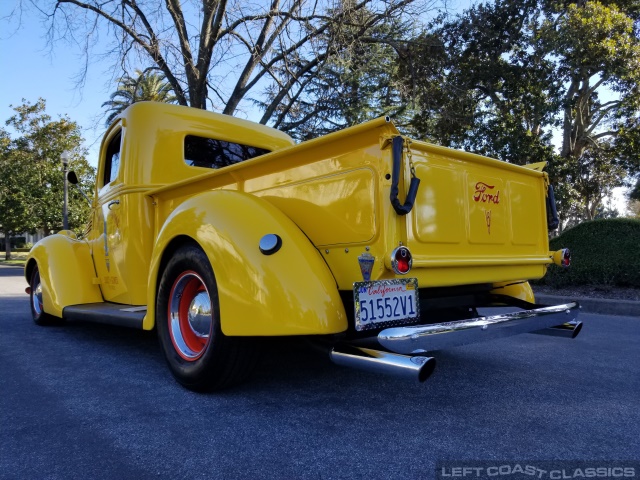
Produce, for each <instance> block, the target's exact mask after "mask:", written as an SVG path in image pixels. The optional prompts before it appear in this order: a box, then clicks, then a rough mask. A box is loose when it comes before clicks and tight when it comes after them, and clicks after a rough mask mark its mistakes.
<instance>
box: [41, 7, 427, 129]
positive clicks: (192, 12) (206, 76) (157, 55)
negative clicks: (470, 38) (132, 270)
mask: <svg viewBox="0 0 640 480" xmlns="http://www.w3.org/2000/svg"><path fill="white" fill-rule="evenodd" d="M435 1H436V0H386V1H384V2H380V1H376V0H342V1H337V2H334V1H331V0H319V1H305V0H270V1H269V2H268V3H267V2H245V1H243V0H230V1H227V0H222V1H220V0H203V1H202V2H201V3H200V5H199V6H196V5H192V4H191V3H184V4H181V2H180V1H179V0H166V1H165V2H159V1H158V0H138V1H133V0H41V2H42V3H43V4H44V7H43V8H44V10H48V11H49V12H50V13H49V16H50V18H51V28H50V39H51V40H54V39H56V38H60V37H63V38H66V39H67V40H69V41H71V42H75V43H77V44H79V45H83V46H84V47H85V54H86V55H87V57H89V56H90V55H91V53H92V48H91V47H92V46H95V44H97V43H98V34H99V33H100V34H101V35H104V34H105V32H106V33H107V34H108V35H109V36H110V38H111V39H112V43H111V44H110V46H109V47H108V49H107V51H106V52H103V53H104V54H106V55H107V56H110V58H111V59H112V60H113V61H114V64H115V65H118V66H119V67H127V66H129V65H139V64H144V65H148V64H149V62H151V63H152V64H153V66H154V67H157V69H158V70H159V71H161V72H162V73H163V74H164V76H165V77H166V79H167V81H168V82H169V84H170V85H171V88H172V90H173V92H174V94H175V96H176V100H177V102H178V103H179V104H181V105H190V106H192V107H196V108H207V107H212V108H213V109H215V110H221V111H222V112H223V113H225V114H229V115H233V114H235V113H237V112H238V110H240V109H242V108H244V107H246V106H251V103H250V102H251V101H252V100H255V97H257V96H258V92H260V91H263V90H264V89H267V88H269V89H271V90H272V91H274V92H275V93H274V95H273V96H272V98H271V99H270V102H269V103H267V104H264V105H263V109H264V115H263V117H262V118H261V120H260V122H261V123H264V124H266V123H268V122H270V121H272V119H273V118H274V116H277V115H278V114H279V113H280V112H278V111H277V110H278V106H279V105H281V103H282V102H283V100H284V98H285V97H287V96H290V97H291V96H295V94H294V92H296V91H299V89H300V86H301V85H302V84H303V83H304V81H305V79H307V78H309V75H311V74H312V73H313V72H317V71H318V69H319V68H320V67H321V66H322V65H323V64H324V62H325V61H326V59H327V57H328V53H327V51H326V50H325V49H324V48H325V47H326V45H327V42H326V41H325V40H321V37H323V36H326V35H328V34H329V32H330V31H339V30H340V29H339V28H336V26H340V25H348V26H349V28H350V29H353V31H357V32H359V34H360V35H361V36H363V37H364V36H367V35H368V34H369V32H370V31H371V30H372V29H374V28H376V27H377V26H378V25H381V24H384V23H385V22H387V21H388V20H389V19H390V18H397V17H401V16H403V15H411V17H412V18H419V15H420V13H422V12H423V11H425V10H426V9H427V8H429V7H431V6H433V5H434V4H435ZM414 4H415V8H414ZM335 6H337V7H338V8H334V7H335ZM409 7H411V8H412V9H413V10H412V11H408V9H409ZM365 10H366V11H367V12H368V13H367V15H362V16H358V15H357V13H358V12H360V11H365ZM102 38H103V37H101V40H102ZM329 43H331V42H329ZM102 44H103V43H101V45H102ZM251 92H253V93H251ZM250 95H253V96H254V98H253V99H252V98H250ZM243 101H244V102H245V103H244V104H242V102H243ZM243 105H244V107H243Z"/></svg>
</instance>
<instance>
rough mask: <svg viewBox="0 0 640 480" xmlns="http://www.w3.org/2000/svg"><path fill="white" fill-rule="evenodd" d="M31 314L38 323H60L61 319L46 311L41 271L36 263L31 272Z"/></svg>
mask: <svg viewBox="0 0 640 480" xmlns="http://www.w3.org/2000/svg"><path fill="white" fill-rule="evenodd" d="M30 287H31V293H30V299H31V316H32V318H33V321H34V322H35V323H36V324H37V325H55V324H57V323H60V321H61V319H60V318H58V317H54V316H53V315H49V314H48V313H45V311H44V305H43V303H42V282H41V281H40V271H39V270H38V266H37V265H36V266H35V267H34V268H33V272H31V283H30Z"/></svg>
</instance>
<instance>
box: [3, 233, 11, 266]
mask: <svg viewBox="0 0 640 480" xmlns="http://www.w3.org/2000/svg"><path fill="white" fill-rule="evenodd" d="M4 259H5V260H11V235H9V234H8V233H5V234H4Z"/></svg>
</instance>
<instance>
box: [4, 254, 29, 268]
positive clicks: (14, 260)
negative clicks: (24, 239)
mask: <svg viewBox="0 0 640 480" xmlns="http://www.w3.org/2000/svg"><path fill="white" fill-rule="evenodd" d="M27 255H29V254H28V253H27V252H11V260H5V253H4V252H0V265H16V266H18V267H23V266H24V262H25V260H26V259H27Z"/></svg>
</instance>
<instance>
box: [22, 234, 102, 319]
mask: <svg viewBox="0 0 640 480" xmlns="http://www.w3.org/2000/svg"><path fill="white" fill-rule="evenodd" d="M36 265H37V266H38V270H39V271H40V282H41V284H42V303H43V308H44V311H45V312H46V313H48V314H49V315H54V316H56V317H62V310H63V309H64V307H67V306H69V305H78V304H83V303H97V302H102V301H103V299H102V294H101V292H100V288H99V286H98V285H97V282H96V283H94V281H95V280H97V279H96V275H95V270H94V268H93V260H92V258H91V252H90V250H89V245H88V244H87V243H86V242H84V241H80V240H76V239H75V238H72V237H70V236H67V235H63V234H55V235H51V236H49V237H46V238H43V239H42V240H40V241H39V242H38V243H36V244H35V245H34V246H33V248H32V249H31V252H29V256H28V257H27V261H26V263H25V272H24V273H25V278H26V280H27V283H31V274H32V273H33V269H34V267H35V266H36Z"/></svg>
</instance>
